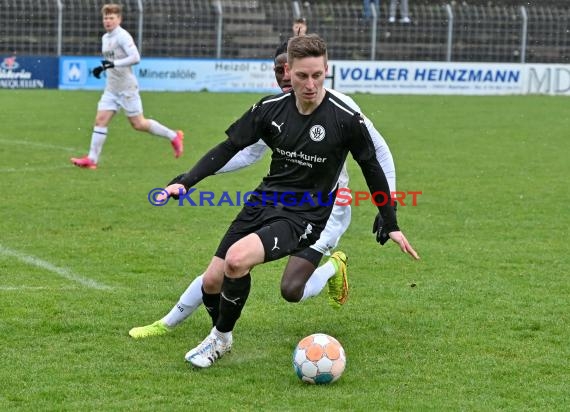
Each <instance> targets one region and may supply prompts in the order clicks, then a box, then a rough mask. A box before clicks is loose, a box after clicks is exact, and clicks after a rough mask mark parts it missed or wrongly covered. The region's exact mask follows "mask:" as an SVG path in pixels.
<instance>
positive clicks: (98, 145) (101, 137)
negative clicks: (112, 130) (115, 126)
mask: <svg viewBox="0 0 570 412" xmlns="http://www.w3.org/2000/svg"><path fill="white" fill-rule="evenodd" d="M105 139H107V128H106V127H98V126H95V127H94V128H93V133H92V134H91V146H90V147H89V154H88V155H87V157H89V159H91V160H92V161H93V162H95V163H98V162H99V156H100V155H101V149H103V144H104V143H105Z"/></svg>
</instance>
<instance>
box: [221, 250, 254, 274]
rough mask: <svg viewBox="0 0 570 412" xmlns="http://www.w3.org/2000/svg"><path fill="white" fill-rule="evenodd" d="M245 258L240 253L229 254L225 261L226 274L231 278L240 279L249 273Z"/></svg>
mask: <svg viewBox="0 0 570 412" xmlns="http://www.w3.org/2000/svg"><path fill="white" fill-rule="evenodd" d="M248 269H249V267H248V266H247V265H246V264H245V256H244V255H243V254H240V253H228V254H227V255H226V259H225V267H224V272H225V274H226V275H227V276H229V277H239V276H241V275H243V274H245V273H246V272H247V270H248Z"/></svg>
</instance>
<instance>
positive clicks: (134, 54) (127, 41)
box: [71, 4, 184, 169]
mask: <svg viewBox="0 0 570 412" xmlns="http://www.w3.org/2000/svg"><path fill="white" fill-rule="evenodd" d="M101 14H102V16H103V27H105V30H106V31H107V33H105V34H104V35H103V38H102V51H103V57H104V59H105V60H103V61H102V62H101V66H99V67H96V68H94V69H93V75H94V76H95V77H96V78H98V79H99V78H100V77H101V73H103V72H104V71H107V84H106V86H105V91H104V92H103V95H102V96H101V99H100V100H99V103H98V105H97V116H96V117H95V127H93V134H92V135H91V146H90V148H89V154H88V155H87V156H84V157H79V158H75V157H74V158H71V162H72V163H73V164H74V165H75V166H78V167H83V168H87V169H96V168H97V164H98V162H99V156H100V154H101V149H102V148H103V144H104V143H105V139H106V138H107V125H108V124H109V122H110V121H111V119H112V118H113V116H114V115H115V113H117V111H119V110H120V109H123V110H124V111H125V113H126V115H127V117H128V119H129V122H130V123H131V125H132V126H133V128H134V129H135V130H139V131H141V132H149V133H151V134H153V135H155V136H160V137H164V138H166V139H168V140H170V143H171V145H172V148H173V149H174V156H175V157H176V158H178V157H180V155H181V154H182V152H183V150H184V142H183V140H184V133H182V131H181V130H178V131H174V130H171V129H169V128H168V127H166V126H164V125H162V124H160V123H159V122H157V121H156V120H151V119H146V118H145V117H144V115H143V107H142V100H141V97H140V95H139V86H138V81H137V78H136V77H135V75H134V73H133V69H132V66H133V65H135V64H138V63H139V62H140V54H139V51H138V49H137V46H136V45H135V42H134V40H133V38H132V36H131V35H130V34H129V32H127V31H126V30H125V29H123V28H122V27H121V26H120V24H121V21H122V6H121V5H119V4H105V5H104V6H103V7H102V9H101Z"/></svg>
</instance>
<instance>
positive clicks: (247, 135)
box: [165, 34, 419, 368]
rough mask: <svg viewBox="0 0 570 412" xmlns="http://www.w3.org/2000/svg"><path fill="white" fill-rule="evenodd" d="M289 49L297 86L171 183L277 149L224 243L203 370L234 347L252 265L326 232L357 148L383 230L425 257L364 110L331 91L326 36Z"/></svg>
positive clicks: (199, 351) (190, 182)
mask: <svg viewBox="0 0 570 412" xmlns="http://www.w3.org/2000/svg"><path fill="white" fill-rule="evenodd" d="M287 50H288V64H287V66H286V70H289V72H290V74H291V83H292V87H293V91H291V92H288V93H283V94H279V95H276V96H270V97H265V98H263V99H261V100H260V101H259V102H258V103H257V104H255V105H254V106H253V107H252V108H251V109H250V110H248V111H247V112H246V113H245V114H244V115H243V116H242V117H241V118H240V119H239V120H237V121H236V122H235V123H233V124H232V125H231V126H230V127H229V128H228V130H227V131H226V134H227V136H228V138H227V139H226V140H225V141H224V142H222V143H220V144H219V145H217V146H216V147H214V148H213V149H211V150H210V151H209V152H208V153H207V154H206V155H205V156H204V157H202V159H201V160H199V161H198V163H197V164H196V165H195V166H194V167H193V168H192V169H191V170H190V171H188V172H187V173H185V174H183V175H180V176H177V177H176V178H175V179H174V180H173V181H172V182H171V183H170V184H169V185H168V186H167V187H166V188H165V192H166V193H168V194H169V195H171V196H183V195H184V194H185V192H186V191H187V190H188V189H190V188H191V187H193V186H194V185H196V184H197V183H198V182H200V181H201V180H202V179H204V178H205V177H207V176H210V175H213V174H214V173H215V172H216V171H217V170H219V169H220V168H221V167H222V166H224V165H225V164H226V163H227V162H228V161H229V160H230V159H231V158H232V157H233V156H234V155H235V154H236V153H237V152H239V151H240V150H241V149H243V148H245V147H247V146H249V145H251V144H253V143H255V142H257V140H258V139H259V138H261V139H262V140H263V141H264V142H265V143H266V144H267V146H269V148H270V149H271V150H272V152H273V153H272V157H271V164H270V168H269V173H268V174H267V175H266V176H265V177H264V178H263V180H262V182H261V184H260V185H259V186H258V187H257V188H256V189H255V191H254V192H255V193H257V195H256V194H254V195H252V196H251V197H250V199H249V201H248V203H247V204H246V205H245V206H244V207H243V209H242V210H241V212H240V213H239V214H238V216H237V217H236V218H235V220H234V221H233V222H232V224H231V225H230V227H229V229H228V231H227V232H226V234H225V235H224V237H223V239H222V241H221V242H220V245H219V247H218V250H217V251H216V254H215V258H214V259H217V260H218V262H223V265H224V281H223V284H222V291H221V299H220V307H219V316H218V320H217V322H216V325H215V326H214V327H213V328H212V330H211V332H210V334H209V335H208V336H207V337H206V338H205V339H204V340H203V341H202V343H200V344H199V345H198V346H197V347H195V348H194V349H191V350H190V351H189V352H188V353H187V354H186V360H187V361H189V362H190V363H191V364H192V365H193V366H195V367H198V368H207V367H209V366H211V365H212V364H213V363H214V362H215V361H216V360H217V359H219V358H221V357H222V356H223V355H224V354H225V353H226V352H228V351H229V350H230V349H231V346H232V330H233V328H234V326H235V324H236V322H237V320H238V319H239V317H240V314H241V311H242V309H243V307H244V305H245V303H246V300H247V297H248V295H249V290H250V285H251V274H250V271H251V269H252V268H253V267H254V266H255V265H258V264H262V263H265V262H269V261H273V260H277V259H280V258H283V257H285V256H289V255H291V254H294V253H295V252H297V251H299V250H301V249H304V248H306V247H308V246H310V245H311V244H313V243H314V242H315V241H316V240H317V239H318V238H319V234H320V232H321V231H322V230H323V228H324V227H325V225H326V222H327V219H328V217H329V215H330V213H331V210H332V207H333V202H334V197H335V190H336V184H337V180H338V176H339V174H340V171H341V169H342V166H343V163H344V161H345V159H346V156H347V154H348V152H350V153H351V155H352V156H353V158H354V159H355V160H356V162H357V163H358V164H359V166H360V168H361V170H362V173H363V175H364V177H365V180H366V183H367V185H368V188H369V190H370V193H373V194H374V193H376V199H377V203H378V205H379V206H378V210H379V211H380V214H381V216H382V218H383V221H384V224H383V226H382V229H381V230H382V231H383V232H384V233H385V234H386V235H387V236H389V237H390V238H391V239H392V240H393V241H394V242H396V243H398V245H399V246H400V249H401V250H402V251H403V252H404V253H406V254H409V255H410V256H412V257H413V258H415V259H419V256H418V254H417V253H416V251H415V250H414V249H413V247H412V246H411V245H410V243H409V242H408V240H407V239H406V237H405V236H404V234H403V233H402V232H401V231H400V229H399V228H398V224H397V221H396V214H395V212H394V208H393V206H392V205H390V202H387V201H386V198H388V199H389V193H390V189H389V186H388V182H387V180H386V177H385V175H384V172H383V171H382V168H381V167H380V164H379V163H378V160H377V159H376V153H375V150H374V145H373V143H372V140H371V138H370V135H369V133H368V130H367V129H366V127H365V125H364V121H363V119H362V117H361V116H360V115H359V114H358V113H356V112H354V111H353V110H352V109H350V107H348V106H347V105H346V104H344V103H343V102H341V101H340V100H338V99H336V98H335V97H334V96H333V95H332V94H331V93H329V92H327V91H326V90H325V89H324V86H323V85H324V80H325V75H326V72H327V68H328V66H327V48H326V44H325V42H324V41H323V40H322V39H321V38H320V37H319V36H317V35H314V34H312V35H307V36H298V37H293V38H291V40H290V41H289V45H288V48H287ZM330 198H332V200H333V201H329V200H330ZM210 264H215V261H214V260H213V261H212V263H210ZM207 283H208V279H206V278H204V285H207Z"/></svg>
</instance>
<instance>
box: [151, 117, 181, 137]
mask: <svg viewBox="0 0 570 412" xmlns="http://www.w3.org/2000/svg"><path fill="white" fill-rule="evenodd" d="M148 122H149V123H150V127H149V129H148V132H149V133H150V134H153V135H155V136H161V137H166V138H167V139H168V140H174V138H175V137H176V132H175V131H174V130H171V129H169V128H168V127H166V126H163V125H162V124H160V123H158V122H157V121H156V120H152V119H149V121H148Z"/></svg>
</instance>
